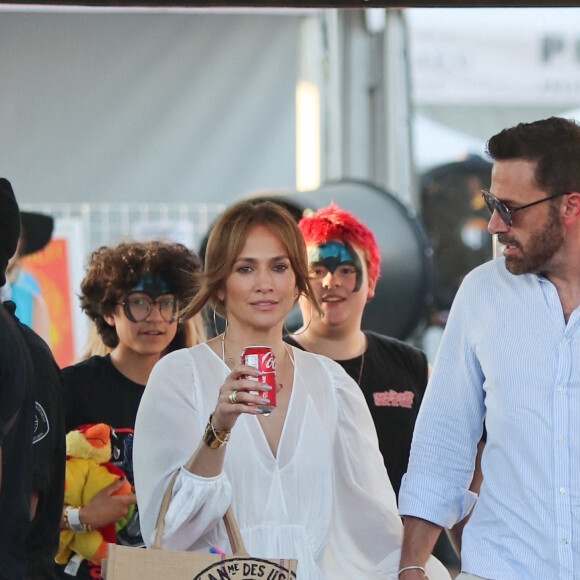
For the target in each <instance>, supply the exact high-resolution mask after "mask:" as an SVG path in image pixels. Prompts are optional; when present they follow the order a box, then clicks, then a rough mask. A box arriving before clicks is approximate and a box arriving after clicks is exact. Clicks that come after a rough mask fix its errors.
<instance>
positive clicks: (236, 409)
mask: <svg viewBox="0 0 580 580" xmlns="http://www.w3.org/2000/svg"><path fill="white" fill-rule="evenodd" d="M201 283H202V286H201V290H200V292H199V293H198V294H197V296H196V298H195V299H194V300H193V302H192V303H191V305H190V307H189V308H188V309H187V312H185V313H183V314H184V315H185V316H191V315H193V314H195V313H197V312H199V311H201V310H202V309H203V307H204V306H205V305H206V304H208V305H210V306H211V307H213V308H214V310H215V311H217V313H218V314H220V315H222V316H223V317H224V318H225V319H226V321H227V325H226V331H225V332H224V333H223V334H222V335H220V336H217V337H216V338H213V339H211V340H209V341H208V342H207V343H203V344H200V345H197V346H194V347H192V348H188V349H183V350H180V351H177V352H174V353H171V354H168V355H166V356H165V357H164V358H163V359H161V360H160V361H159V363H158V364H157V365H156V366H155V367H154V369H153V372H152V373H151V376H150V379H149V382H148V383H147V387H146V389H145V393H144V395H143V398H142V401H141V405H140V408H139V411H138V415H137V422H136V426H135V442H134V469H135V483H136V492H137V498H138V502H139V506H140V515H141V528H142V532H143V537H144V539H145V542H146V543H147V544H148V545H150V544H151V543H152V542H153V539H154V534H155V525H156V518H157V514H158V512H159V507H160V505H161V499H162V496H163V494H164V492H165V489H166V488H167V485H168V482H169V480H170V479H171V476H172V475H173V474H174V473H175V472H176V471H178V472H179V473H178V475H177V479H176V481H175V485H174V490H173V496H172V499H171V503H170V505H169V510H168V513H167V515H166V518H165V531H164V535H163V544H164V546H165V547H166V548H168V549H174V550H195V551H202V552H204V551H205V552H208V551H209V550H210V548H211V547H212V546H217V547H219V548H221V549H222V550H223V551H225V552H227V553H231V548H230V545H229V542H228V539H227V534H226V530H225V526H224V524H223V521H222V517H223V515H224V513H225V511H226V509H227V508H228V506H230V505H231V506H232V508H233V511H234V514H235V516H236V519H237V521H238V524H239V527H240V531H241V534H242V537H243V540H244V543H245V546H246V549H247V550H248V552H249V553H250V554H251V555H252V556H255V557H266V558H296V559H297V560H298V570H297V576H298V578H299V579H300V580H322V579H328V580H331V579H332V580H353V579H354V578H360V579H362V578H364V579H371V578H377V579H378V578H381V579H382V578H384V579H387V578H390V577H391V575H392V574H393V573H394V577H396V575H397V563H398V550H399V548H400V544H401V538H402V524H401V520H400V518H399V516H398V514H397V508H396V503H395V495H394V492H393V489H392V487H391V484H390V482H389V478H388V476H387V473H386V471H385V468H384V464H383V460H382V457H381V455H380V452H379V449H378V445H377V437H376V434H375V428H374V426H373V422H372V419H371V415H370V413H369V410H368V407H367V405H366V402H365V400H364V398H363V395H362V393H361V391H360V389H359V388H358V386H357V385H356V383H355V382H354V381H353V380H352V379H351V378H350V377H349V376H348V375H347V374H346V373H345V372H344V371H343V369H342V368H341V367H340V366H339V365H338V364H336V363H335V362H334V361H332V360H330V359H328V358H326V357H323V356H319V355H316V354H312V353H309V352H304V351H301V350H297V349H296V350H295V349H293V348H292V347H290V346H288V345H285V343H284V342H283V340H282V333H283V325H284V319H285V317H286V315H287V314H288V313H289V312H290V310H291V309H292V307H293V305H294V304H295V303H296V300H297V299H298V297H299V296H300V295H301V294H304V295H305V296H306V297H307V298H308V299H309V300H310V301H311V302H312V303H313V304H314V305H315V308H317V306H316V305H317V304H318V302H317V299H316V296H315V294H314V293H313V291H312V288H311V286H310V282H309V279H308V269H307V258H306V250H305V247H304V242H303V240H302V236H301V234H300V231H299V230H298V229H297V227H296V223H295V221H294V219H293V217H292V216H291V215H290V213H288V212H287V211H286V210H285V209H283V208H282V207H281V206H280V205H278V204H274V203H271V202H261V203H257V204H256V203H249V202H241V203H238V204H236V205H234V206H232V207H230V208H229V209H228V210H226V211H225V212H224V213H223V214H222V215H221V216H220V218H218V220H217V222H216V224H215V225H214V227H213V229H212V232H211V235H210V237H209V240H208V245H207V252H206V259H205V272H204V274H203V275H202V280H201ZM249 345H265V346H269V347H271V348H272V349H273V352H274V354H275V356H276V361H277V364H276V378H277V382H278V391H277V407H276V408H275V409H274V411H272V413H271V414H269V415H264V414H261V413H260V410H259V408H258V406H257V405H259V404H260V403H261V402H262V393H261V392H260V393H259V394H252V393H250V391H254V392H255V390H256V388H257V387H256V385H257V383H256V382H255V381H251V380H249V379H247V378H244V377H245V376H246V375H251V376H254V377H255V376H257V375H258V373H257V372H256V371H255V370H254V369H253V368H252V367H248V366H243V365H242V364H241V363H240V360H241V353H242V351H243V349H244V348H245V347H246V346H249ZM258 384H259V385H260V388H262V387H263V388H264V389H266V385H263V384H262V383H258Z"/></svg>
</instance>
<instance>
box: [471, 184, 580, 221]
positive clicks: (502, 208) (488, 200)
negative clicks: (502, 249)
mask: <svg viewBox="0 0 580 580" xmlns="http://www.w3.org/2000/svg"><path fill="white" fill-rule="evenodd" d="M568 193H570V192H568V191H564V192H562V193H556V194H555V195H550V196H548V197H543V198H542V199H538V200H537V201H532V203H527V204H526V205H520V206H518V207H510V206H509V205H506V204H505V203H504V202H503V201H500V200H499V199H498V198H497V197H495V196H494V195H492V194H491V193H489V191H485V189H482V190H481V195H482V196H483V200H484V201H485V205H486V206H487V209H488V210H489V212H490V213H491V214H493V212H494V211H497V213H498V214H499V217H500V218H501V219H502V221H503V223H504V224H505V225H506V226H508V227H511V225H512V224H513V223H514V220H513V218H512V215H513V214H514V213H516V211H520V210H522V209H526V208H528V207H532V206H533V205H538V204H539V203H542V202H544V201H548V200H549V199H555V198H556V197H561V196H563V195H568Z"/></svg>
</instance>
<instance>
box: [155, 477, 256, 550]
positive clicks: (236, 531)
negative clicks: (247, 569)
mask: <svg viewBox="0 0 580 580" xmlns="http://www.w3.org/2000/svg"><path fill="white" fill-rule="evenodd" d="M178 474H179V470H178V471H176V472H175V473H174V474H173V475H172V476H171V479H170V480H169V484H168V486H167V489H166V490H165V493H164V494H163V499H162V500H161V507H160V508H159V515H158V516H157V529H156V530H155V540H154V541H153V545H152V546H151V547H152V548H155V549H158V550H162V549H163V546H162V545H161V538H162V536H163V530H164V529H165V514H166V513H167V510H168V509H169V503H170V502H171V495H172V494H173V485H174V484H175V480H176V479H177V475H178ZM224 523H225V525H226V531H227V533H228V539H229V541H230V545H231V546H232V551H233V553H234V555H236V556H247V555H248V552H246V547H245V546H244V540H243V539H242V535H241V534H240V528H239V527H238V522H237V521H236V518H235V516H234V512H233V510H232V508H231V506H230V507H229V508H228V509H227V510H226V513H225V514H224Z"/></svg>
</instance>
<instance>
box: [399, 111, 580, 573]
mask: <svg viewBox="0 0 580 580" xmlns="http://www.w3.org/2000/svg"><path fill="white" fill-rule="evenodd" d="M487 149H488V153H489V155H490V156H491V157H492V159H493V160H494V165H493V170H492V182H491V187H490V191H489V192H487V191H486V192H483V196H484V200H485V202H486V204H487V206H488V207H489V209H490V211H491V217H490V220H489V225H488V229H489V231H490V233H492V234H496V235H497V237H498V241H499V242H500V243H501V244H503V246H504V250H503V257H502V258H500V259H497V260H492V261H491V262H488V263H486V264H484V265H482V266H480V267H478V268H476V269H475V270H473V271H472V272H471V273H469V274H468V275H467V276H466V277H465V279H464V282H463V284H462V285H461V287H460V289H459V291H458V293H457V295H456V297H455V300H454V302H453V305H452V308H451V312H450V315H449V320H448V322H447V326H446V328H445V332H444V335H443V340H442V342H441V345H440V348H439V353H438V356H437V359H436V361H435V364H434V368H433V374H432V376H431V380H430V382H429V386H428V387H427V392H426V395H425V398H424V399H423V403H422V406H421V410H420V412H419V417H418V419H417V423H416V426H415V433H414V436H413V443H412V448H411V456H410V461H409V469H408V471H407V474H406V475H405V477H404V479H403V483H402V486H401V492H400V495H399V508H400V513H401V514H402V515H403V516H404V522H405V540H404V545H403V553H402V558H401V573H400V575H399V577H400V578H401V579H402V580H413V579H424V578H425V575H424V573H423V571H422V568H421V567H422V566H423V563H424V561H425V559H426V557H427V556H428V554H429V553H430V550H431V548H432V546H433V544H434V542H435V540H436V538H437V536H438V535H439V533H440V531H441V528H442V527H450V526H452V525H453V524H454V523H455V522H456V521H457V520H458V519H460V518H462V517H463V516H464V515H465V514H466V513H468V512H469V511H470V510H471V509H472V508H473V511H472V514H471V517H470V519H469V521H468V523H467V524H466V526H465V529H464V532H463V540H462V554H461V561H462V574H460V576H459V578H462V579H464V578H465V579H467V578H494V579H495V578H498V579H499V578H501V579H502V580H504V579H508V578H514V579H523V578H558V579H559V580H573V579H574V578H578V575H579V573H580V534H579V532H578V526H577V522H578V497H580V483H579V482H580V480H579V478H578V473H580V432H579V427H578V425H580V348H579V344H580V163H579V160H580V126H578V125H577V124H576V123H575V122H574V121H571V120H568V119H562V118H556V117H552V118H549V119H546V120H542V121H536V122H534V123H521V124H519V125H517V126H515V127H512V128H509V129H505V130H503V131H501V132H500V133H498V134H497V135H495V136H493V137H492V138H491V139H490V140H489V142H488V145H487ZM484 421H485V427H486V430H487V442H486V446H485V449H484V451H483V456H482V463H481V465H482V472H483V484H482V487H481V490H480V493H479V498H477V497H476V496H475V495H474V494H472V493H471V492H469V491H468V485H469V482H470V479H471V474H472V472H473V465H474V460H475V446H476V444H477V442H478V441H479V439H480V437H481V434H482V430H483V424H484ZM476 500H477V501H476ZM473 506H475V507H473Z"/></svg>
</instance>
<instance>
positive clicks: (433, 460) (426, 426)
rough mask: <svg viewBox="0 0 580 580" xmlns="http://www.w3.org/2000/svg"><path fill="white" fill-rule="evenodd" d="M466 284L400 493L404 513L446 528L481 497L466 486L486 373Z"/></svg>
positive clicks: (479, 432)
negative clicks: (475, 339)
mask: <svg viewBox="0 0 580 580" xmlns="http://www.w3.org/2000/svg"><path fill="white" fill-rule="evenodd" d="M466 286H467V287H469V284H464V286H462V287H461V288H460V290H459V292H458V293H457V296H456V298H455V301H454V303H453V307H452V309H451V312H450V316H449V321H448V323H447V326H446V328H445V333H444V336H443V339H442V342H441V345H440V347H439V351H438V355H437V358H436V360H435V364H434V369H433V374H432V376H431V379H430V380H429V384H428V385H427V389H426V392H425V397H424V399H423V402H422V404H421V408H420V410H419V415H418V417H417V422H416V424H415V430H414V433H413V442H412V445H411V455H410V458H409V465H408V469H407V473H406V474H405V476H404V477H403V481H402V483H401V489H400V492H399V513H400V514H401V515H409V516H415V517H419V518H422V519H425V520H428V521H431V522H433V523H436V524H438V525H440V526H443V527H447V528H449V527H452V526H453V525H454V524H455V523H457V522H458V521H460V520H461V519H463V518H464V517H465V516H466V515H467V514H468V513H469V511H470V510H471V509H472V508H473V506H474V504H475V501H476V499H477V495H476V494H474V493H473V492H471V491H469V490H468V488H469V484H470V483H471V479H472V477H473V470H474V466H475V456H476V452H477V444H478V442H479V441H480V439H481V436H482V432H483V420H484V417H485V402H484V399H485V397H484V390H483V383H484V380H485V377H484V376H483V373H482V371H481V367H480V365H479V361H478V359H477V356H476V351H475V348H474V346H473V340H472V336H471V333H472V331H473V330H474V329H473V326H472V324H471V321H470V314H469V313H470V306H469V304H468V303H467V300H466V299H465V294H466V290H468V288H466ZM472 307H473V306H471V308H472Z"/></svg>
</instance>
